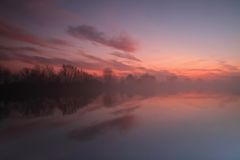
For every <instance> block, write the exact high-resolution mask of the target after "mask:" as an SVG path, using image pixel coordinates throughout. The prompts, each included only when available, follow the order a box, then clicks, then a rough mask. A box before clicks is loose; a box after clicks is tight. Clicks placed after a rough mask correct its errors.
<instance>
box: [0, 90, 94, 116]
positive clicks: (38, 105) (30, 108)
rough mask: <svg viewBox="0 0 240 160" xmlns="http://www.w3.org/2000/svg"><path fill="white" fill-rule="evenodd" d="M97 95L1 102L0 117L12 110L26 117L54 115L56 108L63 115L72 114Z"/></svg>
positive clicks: (7, 114)
mask: <svg viewBox="0 0 240 160" xmlns="http://www.w3.org/2000/svg"><path fill="white" fill-rule="evenodd" d="M97 96H98V94H96V95H85V96H75V97H56V98H38V99H30V100H22V101H15V102H12V101H11V102H1V103H0V118H1V119H3V118H6V117H7V116H9V114H10V113H11V112H14V113H17V114H19V115H20V116H24V117H39V116H48V115H52V114H53V113H54V111H55V110H56V109H58V110H60V111H61V113H62V114H63V115H66V114H72V113H75V112H76V111H77V110H78V109H80V108H83V107H85V106H86V105H87V104H89V103H91V102H92V101H93V100H94V99H95V98H96V97H97Z"/></svg>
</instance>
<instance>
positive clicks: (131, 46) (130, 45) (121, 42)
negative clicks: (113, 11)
mask: <svg viewBox="0 0 240 160" xmlns="http://www.w3.org/2000/svg"><path fill="white" fill-rule="evenodd" d="M67 32H68V33H69V34H70V35H72V36H74V37H76V38H79V39H83V40H89V41H92V42H97V43H99V44H102V45H105V46H108V47H112V48H115V49H119V50H122V51H126V52H134V51H135V50H136V44H135V42H134V41H133V40H132V39H131V38H130V37H129V36H127V35H123V34H120V35H119V37H114V38H108V37H106V36H105V33H103V32H100V31H98V30H97V29H96V28H94V27H92V26H88V25H81V26H77V27H72V26H70V27H69V28H68V31H67Z"/></svg>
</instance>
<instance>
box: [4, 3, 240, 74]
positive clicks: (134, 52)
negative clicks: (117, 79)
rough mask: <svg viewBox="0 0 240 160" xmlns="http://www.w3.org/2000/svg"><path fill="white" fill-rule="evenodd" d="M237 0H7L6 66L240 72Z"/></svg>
mask: <svg viewBox="0 0 240 160" xmlns="http://www.w3.org/2000/svg"><path fill="white" fill-rule="evenodd" d="M239 43H240V1H238V0H101V1H100V0H41V1H39V0H1V4H0V64H1V65H2V66H5V67H7V68H9V69H11V70H13V71H16V70H19V69H21V68H23V67H31V66H34V65H38V64H39V65H53V66H56V67H58V66H61V65H62V64H71V65H75V66H77V67H79V68H82V69H85V70H87V71H89V72H94V73H98V72H101V71H102V70H103V69H104V68H112V69H113V70H114V71H115V72H116V73H117V74H129V73H136V74H137V73H144V72H147V73H154V74H163V73H164V74H165V73H175V74H180V75H187V76H203V75H209V74H228V73H229V74H232V73H239V72H240V53H239V51H240V45H239Z"/></svg>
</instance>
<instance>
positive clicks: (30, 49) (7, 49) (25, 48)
mask: <svg viewBox="0 0 240 160" xmlns="http://www.w3.org/2000/svg"><path fill="white" fill-rule="evenodd" d="M0 51H2V52H9V53H13V52H14V53H15V52H17V53H19V52H34V53H37V54H41V53H42V52H43V51H42V50H40V49H37V48H34V47H28V46H23V47H7V46H3V45H0Z"/></svg>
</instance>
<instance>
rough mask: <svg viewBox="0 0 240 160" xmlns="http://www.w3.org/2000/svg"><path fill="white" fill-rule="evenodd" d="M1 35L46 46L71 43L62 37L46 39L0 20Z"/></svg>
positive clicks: (9, 38)
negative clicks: (61, 38)
mask: <svg viewBox="0 0 240 160" xmlns="http://www.w3.org/2000/svg"><path fill="white" fill-rule="evenodd" d="M0 37H1V38H5V39H8V40H14V41H19V42H26V43H30V44H33V45H38V46H41V47H45V48H56V45H59V46H62V45H69V44H68V43H67V42H66V41H64V40H60V39H50V40H46V39H43V38H41V37H38V36H35V35H33V34H31V33H28V32H26V31H25V30H24V29H22V28H20V27H16V26H13V25H9V24H7V23H5V22H3V21H1V20H0Z"/></svg>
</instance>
